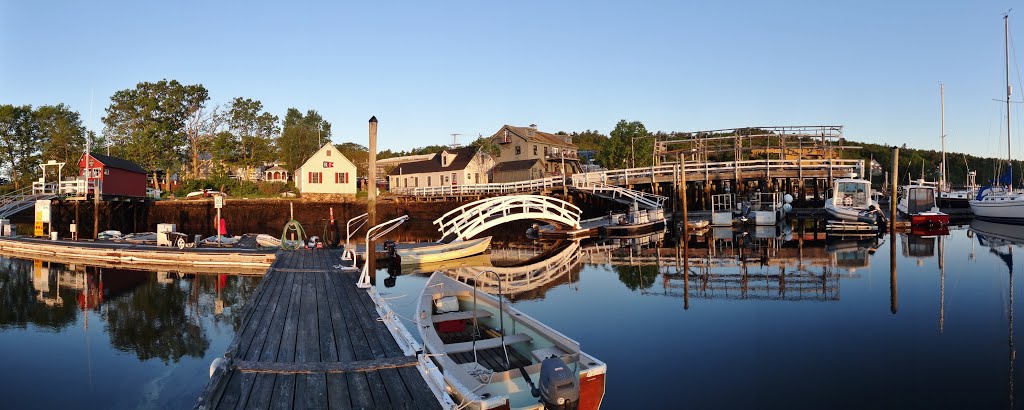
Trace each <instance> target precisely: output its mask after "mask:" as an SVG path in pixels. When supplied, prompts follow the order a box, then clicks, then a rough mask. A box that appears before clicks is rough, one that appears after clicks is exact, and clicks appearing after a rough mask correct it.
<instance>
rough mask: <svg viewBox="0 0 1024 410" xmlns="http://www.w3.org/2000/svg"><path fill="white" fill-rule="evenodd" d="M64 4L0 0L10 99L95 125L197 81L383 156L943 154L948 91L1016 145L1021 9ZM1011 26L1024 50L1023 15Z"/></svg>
mask: <svg viewBox="0 0 1024 410" xmlns="http://www.w3.org/2000/svg"><path fill="white" fill-rule="evenodd" d="M59 3H61V4H58V2H45V1H43V2H40V1H11V0H0V55H2V61H0V103H11V104H32V105H41V104H56V103H60V102H64V103H67V104H69V105H70V106H71V107H73V108H74V109H76V110H78V111H79V112H81V113H82V115H83V116H84V117H89V112H90V95H94V97H92V98H91V101H92V102H93V106H94V108H93V114H92V116H91V117H89V118H88V120H87V121H86V124H87V126H89V127H90V128H91V129H96V130H97V131H99V130H100V129H101V128H102V126H101V123H100V120H99V118H100V117H102V115H103V109H104V108H105V107H106V106H107V105H108V104H109V97H110V96H111V95H112V94H113V93H114V92H115V91H117V90H120V89H125V88H132V87H134V85H135V84H136V83H138V82H141V81H158V80H160V79H163V78H167V79H176V80H178V81H181V82H183V83H202V84H203V85H205V86H206V87H207V89H209V90H210V94H211V97H212V100H213V101H212V102H213V103H225V102H227V101H229V100H230V99H232V98H234V97H237V96H242V97H247V98H254V99H259V100H261V101H262V102H263V103H264V105H265V107H266V108H267V109H268V110H269V111H270V112H272V113H273V114H276V115H278V116H283V115H284V112H285V110H286V109H287V108H288V107H297V108H299V109H301V110H303V111H304V110H306V109H310V108H313V109H316V110H318V111H320V112H321V113H322V114H323V115H324V117H325V118H326V119H327V120H328V121H330V122H331V123H332V125H333V130H334V138H333V140H334V142H347V141H353V142H357V143H360V144H364V145H365V144H366V141H367V137H366V134H367V131H366V129H367V124H366V122H367V119H369V118H370V116H371V115H376V116H377V118H379V119H380V137H379V145H380V147H381V149H384V148H391V149H406V148H411V147H415V146H423V145H428V144H444V143H448V142H450V140H451V137H450V136H449V134H451V133H461V134H467V135H471V136H472V137H470V136H464V137H462V139H461V141H462V142H468V141H469V140H470V139H471V138H475V136H476V134H484V135H490V134H492V133H493V132H495V131H496V130H497V129H498V128H499V127H500V126H501V125H502V124H506V123H507V124H514V125H527V124H530V123H536V124H538V125H539V127H540V129H541V130H545V131H552V132H554V131H562V130H564V131H581V130H584V129H597V130H599V131H601V132H604V133H608V132H609V131H611V129H612V128H613V127H614V125H615V123H616V122H617V121H618V120H619V119H629V120H640V121H642V122H643V123H644V124H645V125H646V126H647V129H648V130H652V131H655V130H662V131H694V130H703V129H718V128H731V127H743V126H758V125H810V124H840V125H845V126H846V129H845V130H846V136H847V137H848V138H850V139H854V140H863V141H870V142H877V143H897V144H901V143H904V142H906V143H907V144H908V145H910V146H914V147H921V148H934V149H938V147H939V138H938V135H939V85H938V83H939V81H942V82H943V83H945V84H946V129H947V134H948V135H949V139H948V140H947V145H948V148H949V149H950V150H951V151H966V152H970V153H975V154H986V155H1000V156H1002V155H1003V154H1002V152H1004V150H1005V148H1000V147H1005V142H1003V141H1004V140H1005V134H1004V133H1001V132H1000V129H1001V127H1000V125H999V124H1000V118H1001V112H1002V108H1001V107H1002V106H1001V105H1000V104H999V103H998V102H994V101H992V100H993V99H996V98H1000V97H1001V96H1002V95H1003V93H1004V91H1003V85H1002V84H1003V68H1002V64H1003V54H1002V50H1003V45H1002V39H1003V37H1002V36H1003V27H1002V19H1001V14H1002V13H1003V12H1005V11H1006V10H1007V9H1008V8H1010V7H1012V4H1011V2H1009V1H968V2H963V1H946V2H919V3H914V4H909V3H908V2H892V1H876V2H869V1H859V2H842V4H840V3H839V2H830V1H806V2H785V3H784V4H780V3H782V2H764V1H749V2H738V1H720V2H663V3H662V2H624V1H612V2H568V1H536V2H535V1H516V2H479V1H464V2H463V1H439V2H431V1H410V2H397V1H396V2H354V3H356V4H338V3H339V2H315V3H314V2H274V3H267V4H259V3H257V2H242V1H237V2H224V1H197V2H188V1H173V2H162V1H161V2H158V1H124V2H113V1H111V2H91V1H90V2H85V1H67V2H59ZM381 3H385V4H381ZM1010 25H1011V36H1014V37H1015V38H1024V37H1021V36H1024V6H1021V7H1020V10H1019V11H1018V10H1015V11H1013V12H1011V20H1010ZM1015 27H1016V28H1015ZM1019 55H1020V57H1021V58H1024V49H1022V50H1021V51H1020V53H1019ZM1014 60H1015V59H1014V58H1013V57H1011V63H1013V62H1014ZM1012 72H1013V82H1014V83H1016V85H1015V92H1016V94H1015V96H1014V99H1015V100H1018V101H1020V100H1022V96H1024V93H1022V92H1021V91H1024V90H1021V88H1022V87H1020V86H1019V82H1018V79H1019V78H1020V75H1018V72H1019V70H1018V69H1017V68H1016V67H1013V68H1012ZM1021 105H1024V104H1017V107H1015V108H1016V109H1015V110H1014V112H1013V115H1014V116H1015V118H1014V124H1015V126H1014V132H1015V135H1016V136H1015V137H1014V145H1015V148H1014V154H1015V157H1016V158H1018V159H1019V158H1021V154H1022V153H1024V149H1021V147H1022V145H1024V139H1022V138H1020V136H1022V134H1024V133H1022V132H1021V129H1022V127H1021V124H1024V122H1022V121H1021V119H1022V117H1024V116H1022V115H1021V114H1022V109H1021Z"/></svg>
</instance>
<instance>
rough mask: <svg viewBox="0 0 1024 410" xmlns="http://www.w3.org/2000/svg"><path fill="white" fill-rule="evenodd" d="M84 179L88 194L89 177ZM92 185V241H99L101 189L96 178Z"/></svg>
mask: <svg viewBox="0 0 1024 410" xmlns="http://www.w3.org/2000/svg"><path fill="white" fill-rule="evenodd" d="M85 160H86V161H89V159H88V158H86V159H85ZM85 178H86V179H85V181H86V192H88V191H89V188H88V186H89V185H88V181H89V176H88V175H87V176H86V177H85ZM93 184H94V185H93V187H92V239H99V238H100V192H101V191H100V189H101V184H100V180H99V179H98V178H97V179H96V180H95V181H93Z"/></svg>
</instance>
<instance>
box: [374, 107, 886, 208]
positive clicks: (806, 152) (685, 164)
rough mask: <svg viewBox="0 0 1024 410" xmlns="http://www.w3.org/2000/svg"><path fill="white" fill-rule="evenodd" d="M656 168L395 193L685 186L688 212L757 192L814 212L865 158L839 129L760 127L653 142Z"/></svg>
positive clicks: (432, 195)
mask: <svg viewBox="0 0 1024 410" xmlns="http://www.w3.org/2000/svg"><path fill="white" fill-rule="evenodd" d="M652 138H655V141H654V152H653V153H652V158H653V164H652V165H651V166H646V167H634V168H625V169H609V170H603V171H592V172H584V173H577V174H574V175H571V176H565V177H561V176H557V177H548V178H541V179H534V180H528V181H519V182H514V183H498V184H495V183H492V184H475V185H458V186H443V187H410V188H393V189H392V192H393V193H394V194H396V195H398V196H399V197H401V198H408V199H412V200H425V201H438V200H455V199H462V200H464V199H467V198H482V197H488V196H497V195H513V194H520V193H536V194H551V193H557V192H559V191H563V188H565V187H569V188H572V187H577V188H579V189H577V191H593V187H594V186H618V187H624V188H628V189H631V190H637V191H644V192H647V193H650V194H655V195H662V196H666V197H670V198H673V202H672V205H673V206H674V207H675V208H677V209H678V208H681V204H678V203H677V202H678V201H679V200H681V199H680V198H679V196H680V193H681V192H684V191H683V190H682V189H679V190H677V189H676V187H678V186H681V185H683V184H685V185H686V187H687V189H686V190H685V200H686V201H687V203H688V204H689V205H690V208H691V210H693V209H700V210H708V209H710V205H711V196H712V195H715V194H736V195H745V194H748V193H750V192H754V191H756V190H761V191H765V192H785V193H792V194H793V196H794V199H795V201H794V206H795V207H798V208H800V207H816V206H820V203H821V201H824V199H825V197H826V196H827V192H828V190H829V189H830V187H831V184H832V181H833V180H835V179H837V178H849V177H859V178H863V177H864V175H865V174H864V173H865V169H866V168H865V166H866V165H865V163H864V160H862V159H845V158H843V156H844V155H843V154H844V152H846V151H848V150H857V149H859V148H860V147H858V146H853V145H847V144H846V142H845V139H844V138H843V127H842V126H838V125H814V126H764V127H746V128H732V129H721V130H709V131H693V132H683V133H673V134H671V136H668V137H657V136H655V137H652Z"/></svg>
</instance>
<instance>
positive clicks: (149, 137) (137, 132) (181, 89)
mask: <svg viewBox="0 0 1024 410" xmlns="http://www.w3.org/2000/svg"><path fill="white" fill-rule="evenodd" d="M205 94H206V89H205V88H204V87H203V86H202V85H187V86H186V85H182V84H181V83H179V82H178V81H176V80H170V81H168V80H160V81H158V82H155V83H150V82H142V83H139V84H137V85H136V86H135V88H133V89H126V90H120V91H118V92H116V93H114V95H113V96H112V97H110V101H111V103H110V106H109V107H107V109H106V113H107V115H106V116H105V117H103V124H104V126H105V127H104V129H103V134H104V136H105V137H106V138H107V140H108V141H109V142H110V143H112V144H113V147H114V152H113V153H114V154H115V155H119V156H121V157H124V158H125V159H128V160H131V161H135V162H136V163H138V164H139V165H142V166H143V167H145V168H148V169H151V170H155V169H163V170H166V171H170V170H172V169H175V168H177V167H178V166H179V164H181V158H182V157H183V156H184V152H183V151H184V148H185V146H186V144H185V122H186V119H187V118H188V116H189V114H190V112H191V111H190V105H194V104H195V101H197V100H202V101H205V98H206V97H205ZM165 182H169V181H165ZM153 184H154V185H157V184H158V181H157V180H156V173H154V174H153ZM166 188H167V187H165V189H166Z"/></svg>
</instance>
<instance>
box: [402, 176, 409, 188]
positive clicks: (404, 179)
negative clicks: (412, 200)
mask: <svg viewBox="0 0 1024 410" xmlns="http://www.w3.org/2000/svg"><path fill="white" fill-rule="evenodd" d="M402 183H403V184H405V187H406V188H408V187H409V178H402Z"/></svg>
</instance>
